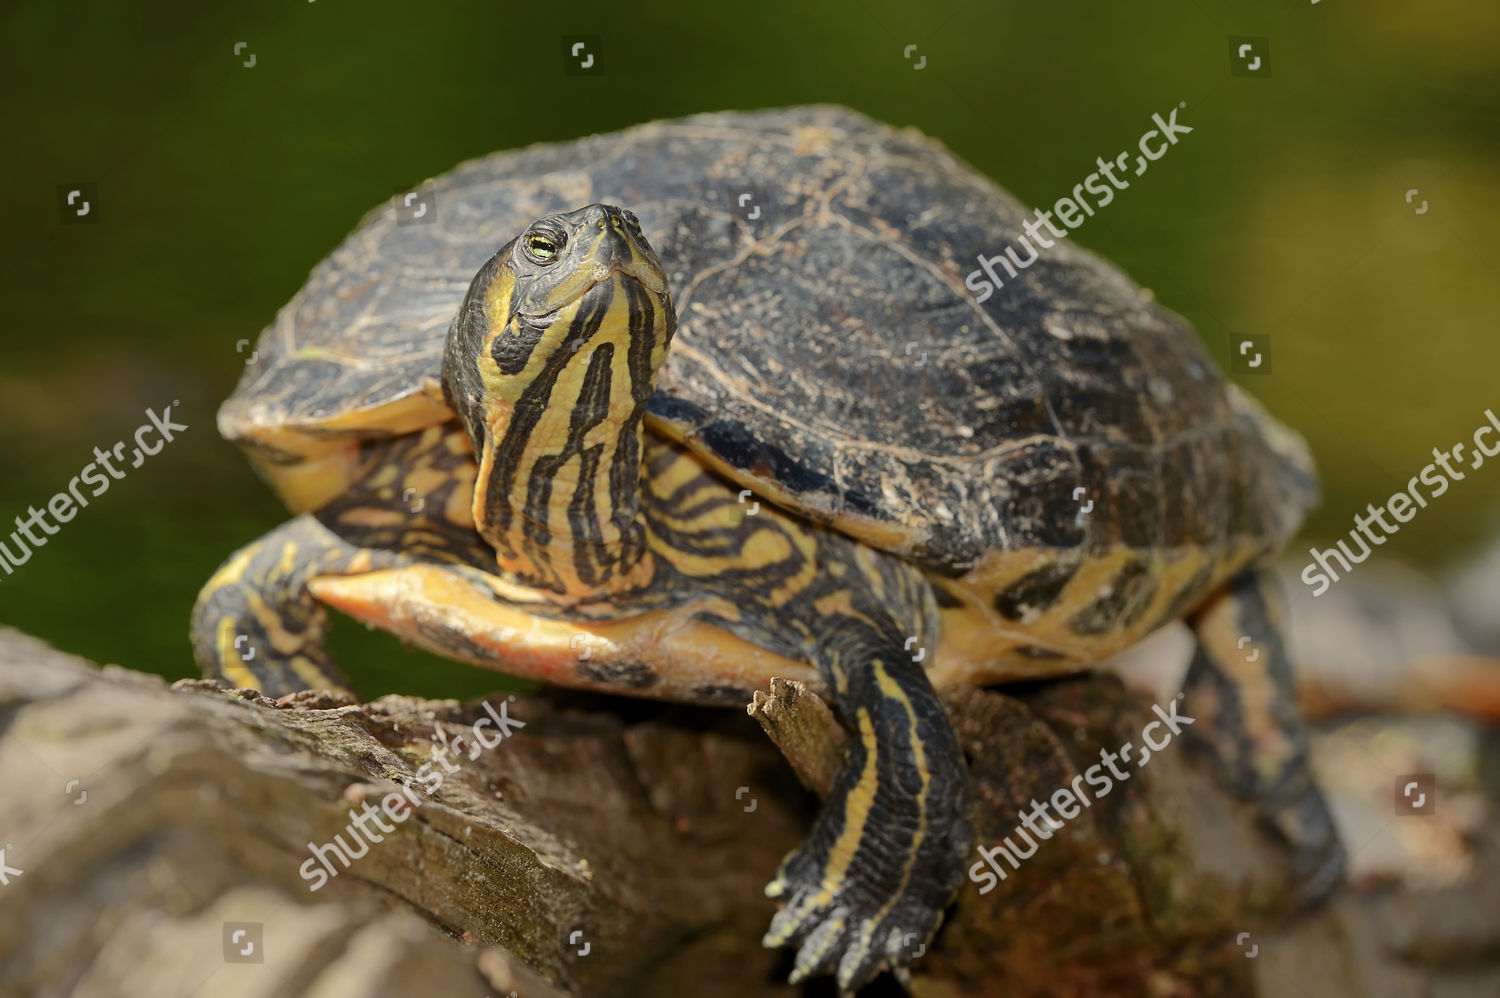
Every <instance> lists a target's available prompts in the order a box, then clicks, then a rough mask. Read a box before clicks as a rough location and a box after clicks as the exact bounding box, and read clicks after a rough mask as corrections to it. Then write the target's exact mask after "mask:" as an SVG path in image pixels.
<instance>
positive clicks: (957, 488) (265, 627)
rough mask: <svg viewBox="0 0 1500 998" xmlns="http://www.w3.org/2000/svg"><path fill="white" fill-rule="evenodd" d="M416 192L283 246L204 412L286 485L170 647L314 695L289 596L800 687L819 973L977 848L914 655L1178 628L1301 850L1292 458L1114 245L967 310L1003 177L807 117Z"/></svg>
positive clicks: (443, 647)
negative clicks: (356, 221) (807, 745)
mask: <svg viewBox="0 0 1500 998" xmlns="http://www.w3.org/2000/svg"><path fill="white" fill-rule="evenodd" d="M420 197H421V198H422V204H423V206H424V207H425V209H426V210H411V211H407V212H405V213H403V214H402V217H397V213H396V212H393V211H392V210H389V209H387V210H383V211H378V212H376V213H374V214H372V215H370V216H369V217H368V218H366V220H365V221H364V223H363V224H362V225H361V226H360V227H359V229H358V230H356V231H355V232H354V234H353V235H352V236H350V237H349V238H348V240H346V241H345V243H344V244H343V245H342V246H341V247H339V249H337V250H336V251H335V252H334V253H333V255H332V256H330V257H329V258H328V259H327V260H325V261H324V262H323V263H321V264H319V265H318V267H317V268H316V269H315V270H314V271H313V274H312V276H311V278H310V279H309V280H308V283H307V285H306V286H305V287H304V288H303V289H302V290H301V291H300V292H298V294H297V295H296V296H295V297H294V298H293V299H292V301H291V303H290V304H289V305H287V306H286V308H284V309H283V310H282V311H281V313H280V314H279V315H278V316H277V319H276V322H275V324H274V325H273V326H272V327H271V328H269V329H268V330H267V331H266V333H265V334H264V336H263V337H262V338H261V341H260V344H259V355H258V358H257V359H256V361H255V363H253V364H252V365H251V366H250V368H249V370H248V371H247V372H246V373H245V375H244V378H243V380H242V381H241V383H240V385H239V388H238V389H237V390H236V392H235V393H234V395H233V397H232V398H230V399H229V401H228V402H227V403H226V404H225V405H224V408H223V410H222V411H221V413H220V416H219V426H220V429H221V430H222V431H223V433H224V435H225V436H226V437H228V438H229V439H231V440H233V441H235V442H237V443H239V444H241V445H242V446H243V447H245V448H246V449H247V450H248V451H249V452H250V454H251V456H252V457H253V458H254V459H255V461H256V463H257V464H258V465H259V467H260V468H261V469H262V470H263V471H264V472H265V474H266V475H267V477H268V478H269V479H270V481H271V483H272V484H273V485H274V486H275V487H276V488H277V490H278V491H279V492H280V493H281V495H282V496H283V498H284V499H285V500H286V501H287V503H288V504H289V505H290V506H291V507H292V509H293V510H294V511H296V512H298V513H299V514H300V515H298V516H297V517H296V518H294V519H293V520H291V521H290V522H289V523H287V524H286V525H284V526H282V527H279V528H277V529H276V530H274V531H272V532H271V533H270V534H268V535H267V536H266V537H264V538H262V539H261V540H259V541H257V542H256V543H254V544H252V545H250V546H249V547H247V548H245V549H243V550H241V551H240V552H239V553H237V554H235V555H234V556H233V557H232V558H230V559H229V561H228V562H226V563H225V565H224V567H223V568H221V569H220V570H219V572H218V574H216V575H215V576H214V577H213V579H212V580H211V581H210V582H209V583H208V585H207V586H206V587H205V588H204V590H203V593H202V595H201V596H200V599H199V602H198V605H197V607H196V609H195V611H194V616H193V641H194V646H195V649H196V652H197V656H198V658H199V660H200V662H201V664H202V666H203V668H204V670H205V672H206V673H207V674H208V675H210V676H216V677H221V678H223V679H226V680H228V681H230V682H233V683H236V684H240V685H243V686H253V687H257V688H259V689H261V690H263V691H265V692H266V693H269V694H272V695H277V694H284V693H288V692H290V691H294V690H298V689H302V688H306V687H341V686H343V685H344V683H345V680H344V679H343V677H342V675H341V674H340V673H339V672H338V671H337V669H336V668H335V667H334V665H333V664H332V663H331V662H330V661H329V659H328V656H327V655H326V653H325V652H324V650H323V638H324V632H325V627H326V618H325V613H324V610H323V609H322V606H321V605H320V604H326V605H329V606H333V607H336V608H338V609H340V610H343V611H345V612H346V613H348V614H350V615H352V616H354V617H356V618H358V619H360V620H362V621H365V622H367V623H369V624H373V625H377V626H380V627H382V628H385V629H387V630H389V631H391V632H393V633H395V634H398V635H400V636H401V637H402V638H404V639H405V640H407V641H409V642H411V643H413V644H416V645H420V646H422V647H424V648H427V649H430V650H432V651H435V652H438V653H440V654H444V655H448V656H451V657H453V658H455V659H461V660H463V661H467V662H473V663H476V664H479V665H486V666H490V667H493V668H497V669H501V670H503V671H506V672H509V673H514V674H517V675H523V676H531V677H536V678H539V679H543V680H547V681H549V682H554V683H560V684H563V685H567V686H574V687H587V688H592V689H599V690H611V691H616V692H621V693H629V694H632V695H636V696H647V697H662V698H670V699H676V700H684V701H692V702H700V703H717V704H743V703H744V702H745V701H746V700H747V699H749V697H750V696H751V694H752V692H753V691H754V690H756V689H757V688H763V687H765V686H766V685H767V684H768V681H769V680H770V678H771V677H773V676H784V677H789V678H792V679H799V680H803V681H805V682H808V683H809V684H811V685H812V686H813V687H814V688H815V689H818V690H820V691H821V692H822V693H823V694H824V695H825V696H826V697H828V698H829V699H830V700H831V701H832V702H833V703H834V705H835V706H836V709H837V711H838V713H839V716H840V718H841V720H842V721H843V723H845V724H846V725H847V726H848V727H849V729H850V731H851V733H852V735H853V737H852V738H851V739H850V742H849V749H848V757H847V759H846V762H845V765H844V767H843V770H842V772H841V773H840V775H839V777H838V780H837V782H836V785H835V787H834V789H833V792H832V793H831V795H830V797H829V799H828V801H827V803H826V805H825V807H824V809H823V811H822V812H821V814H820V815H819V817H818V818H817V820H816V822H815V824H814V826H813V828H812V831H811V834H810V836H809V838H808V840H807V841H806V843H805V844H804V845H803V846H802V847H801V848H799V849H798V850H796V851H795V852H794V853H793V854H792V855H791V856H789V857H788V858H787V860H786V862H785V863H784V864H783V866H782V868H781V869H780V871H779V872H777V874H776V876H775V878H774V879H773V880H772V881H771V884H770V886H769V887H768V888H767V890H768V893H770V894H771V895H772V896H774V897H778V898H781V899H783V900H784V901H785V906H784V907H783V909H782V910H781V912H780V913H779V914H778V915H777V916H776V918H775V920H774V921H773V923H772V925H771V929H770V932H769V933H768V934H767V936H766V943H767V944H768V945H781V944H800V951H799V954H798V957H797V960H796V972H795V974H796V976H797V977H799V978H800V977H802V976H805V975H807V974H812V973H822V972H829V971H835V972H836V973H837V975H838V980H839V982H840V984H841V985H842V986H844V987H846V988H848V987H854V986H858V985H859V984H861V983H863V982H865V981H867V980H868V979H869V978H870V977H872V976H873V975H874V974H875V973H876V972H878V971H879V970H880V968H881V967H883V966H891V967H895V968H898V969H899V968H902V967H903V966H904V965H906V964H907V963H909V962H910V961H911V960H912V959H913V957H914V954H916V953H917V952H919V951H920V949H921V947H923V945H924V944H925V943H926V942H927V940H928V939H929V938H930V937H931V936H932V934H933V932H934V931H935V930H936V928H937V926H938V923H939V922H940V920H941V918H942V913H943V910H944V908H945V906H946V905H947V904H948V903H949V901H950V900H951V899H952V897H953V895H954V892H955V890H956V888H957V886H958V884H959V882H960V881H961V879H962V878H963V876H964V870H965V867H966V866H968V865H969V863H970V862H971V860H972V858H973V857H972V856H971V855H970V850H971V848H972V843H971V841H970V839H971V832H970V826H969V822H968V820H967V813H968V810H967V808H968V804H967V796H966V771H965V764H964V759H963V756H962V754H961V752H960V750H959V746H958V744H957V740H956V737H955V735H954V732H953V730H952V728H951V726H950V723H949V721H948V719H947V716H946V714H945V713H944V709H943V707H942V704H941V701H940V700H939V698H938V696H937V694H936V693H935V692H934V687H943V686H949V685H952V684H957V683H992V682H999V681H1005V680H1019V679H1032V678H1037V677H1044V676H1053V675H1057V674H1060V673H1064V672H1067V671H1072V670H1077V669H1079V668H1081V667H1082V666H1084V665H1085V664H1086V663H1089V662H1091V661H1094V660H1097V659H1099V658H1102V657H1103V656H1106V655H1109V654H1110V653H1112V652H1114V651H1116V650H1117V649H1120V648H1122V647H1124V646H1126V645H1129V644H1131V643H1132V642H1134V641H1136V640H1137V639H1139V638H1141V637H1142V636H1144V635H1145V634H1147V633H1148V632H1150V631H1151V630H1153V629H1154V628H1157V627H1159V626H1161V625H1163V624H1165V623H1167V622H1168V621H1171V620H1173V619H1176V618H1179V617H1186V618H1187V619H1188V620H1189V622H1190V623H1191V624H1193V625H1194V626H1195V628H1196V630H1197V633H1198V635H1199V638H1200V650H1199V652H1198V654H1197V656H1196V659H1195V661H1194V663H1193V665H1192V667H1191V671H1190V674H1189V675H1188V678H1187V681H1186V691H1185V693H1186V703H1184V704H1183V705H1182V707H1181V713H1182V714H1184V715H1187V716H1189V717H1193V718H1195V722H1194V723H1193V726H1192V727H1190V728H1185V729H1184V730H1185V733H1186V734H1188V735H1190V736H1196V742H1197V743H1198V744H1200V745H1201V746H1203V747H1204V748H1206V749H1207V750H1208V751H1209V752H1210V753H1211V754H1212V757H1213V758H1214V759H1216V760H1217V762H1218V763H1219V764H1220V765H1221V766H1222V768H1223V770H1224V772H1225V774H1226V776H1227V777H1228V778H1229V779H1231V780H1232V781H1233V784H1234V786H1235V787H1237V788H1238V789H1239V790H1241V791H1243V792H1244V793H1245V794H1246V795H1251V796H1255V797H1256V798H1257V799H1258V800H1259V801H1260V804H1261V807H1262V809H1263V814H1264V815H1265V817H1266V818H1267V819H1268V820H1269V821H1271V822H1273V823H1274V825H1275V826H1276V827H1277V828H1278V829H1279V830H1280V831H1281V833H1282V834H1284V835H1285V836H1286V838H1287V839H1288V840H1289V841H1290V843H1291V845H1292V847H1293V849H1294V856H1295V861H1296V864H1297V869H1298V871H1299V872H1300V873H1301V874H1302V875H1303V877H1304V878H1305V880H1306V882H1307V884H1308V889H1309V891H1310V892H1312V893H1317V892H1318V891H1320V890H1322V889H1323V888H1325V887H1326V886H1327V885H1328V884H1329V883H1330V882H1331V881H1332V880H1333V879H1334V877H1335V876H1336V874H1337V871H1338V870H1339V868H1340V863H1341V855H1342V854H1341V851H1340V848H1339V845H1338V843H1337V841H1336V838H1335V836H1334V835H1333V832H1332V828H1331V825H1330V822H1329V819H1328V815H1327V812H1326V810H1325V809H1324V806H1323V804H1322V801H1321V799H1320V798H1319V796H1318V793H1317V791H1316V789H1315V788H1314V787H1313V786H1312V784H1311V783H1310V781H1309V777H1308V773H1307V769H1306V738H1305V732H1304V729H1303V727H1302V724H1301V721H1300V719H1299V717H1298V715H1297V713H1296V709H1295V706H1294V704H1293V701H1292V699H1291V695H1290V690H1289V686H1290V677H1289V675H1288V669H1287V660H1286V656H1285V653H1284V651H1283V649H1282V645H1281V643H1280V641H1279V639H1278V636H1277V629H1276V625H1275V622H1274V617H1275V615H1274V613H1273V609H1272V604H1271V603H1270V602H1268V599H1267V596H1266V595H1265V592H1264V589H1263V587H1262V585H1261V584H1260V581H1259V580H1260V578H1261V576H1260V574H1259V572H1260V569H1259V566H1260V565H1261V564H1262V563H1263V562H1264V560H1265V559H1266V556H1267V555H1268V554H1270V553H1271V552H1274V551H1275V549H1276V548H1277V547H1278V546H1279V545H1280V544H1281V543H1282V542H1283V541H1285V540H1286V539H1287V538H1288V537H1289V536H1290V535H1291V534H1292V533H1293V531H1295V530H1296V528H1297V526H1298V524H1299V522H1300V520H1301V517H1302V515H1303V514H1304V512H1305V511H1306V509H1307V508H1308V507H1309V506H1310V505H1311V504H1312V503H1313V501H1314V499H1315V497H1316V479H1315V476H1314V472H1313V468H1312V464H1311V461H1310V460H1309V457H1308V454H1307V452H1306V449H1305V447H1304V445H1303V444H1302V442H1301V440H1300V439H1299V438H1298V437H1297V436H1296V435H1295V434H1293V433H1292V432H1290V431H1289V430H1287V429H1285V428H1283V427H1282V426H1281V425H1279V424H1278V423H1276V422H1275V421H1273V420H1272V419H1271V418H1270V417H1269V416H1268V415H1267V414H1266V413H1265V412H1264V411H1263V410H1262V409H1261V408H1260V406H1258V405H1257V404H1256V403H1255V402H1254V401H1252V400H1251V399H1250V398H1249V397H1247V396H1246V395H1244V394H1243V393H1241V392H1240V391H1238V390H1237V389H1236V388H1235V387H1234V386H1233V385H1230V384H1227V383H1226V382H1225V381H1224V379H1223V378H1222V377H1221V376H1220V374H1219V373H1218V372H1217V371H1216V370H1215V367H1214V365H1213V363H1212V362H1211V360H1210V359H1209V357H1208V355H1207V354H1206V353H1205V351H1204V350H1203V349H1202V347H1201V346H1200V345H1199V343H1198V341H1197V340H1196V339H1195V337H1194V335H1193V333H1192V331H1191V330H1190V329H1189V328H1188V327H1187V325H1186V324H1185V323H1184V322H1183V321H1182V320H1181V319H1179V318H1177V317H1176V316H1174V315H1172V314H1171V313H1169V312H1167V311H1165V310H1163V309H1162V308H1160V307H1158V306H1157V305H1156V304H1154V303H1153V301H1152V300H1151V298H1150V296H1149V295H1147V294H1145V293H1143V292H1142V291H1141V290H1140V289H1139V288H1137V287H1136V286H1135V285H1133V284H1132V283H1131V282H1130V281H1129V280H1128V279H1126V278H1125V277H1124V276H1123V275H1122V274H1120V273H1119V272H1118V271H1117V270H1115V269H1114V268H1112V267H1111V266H1109V265H1108V264H1106V263H1104V262H1102V261H1100V260H1099V259H1097V258H1095V257H1093V256H1091V255H1089V254H1087V253H1085V252H1083V251H1081V250H1079V249H1077V248H1075V247H1073V246H1072V245H1070V244H1068V243H1066V242H1062V243H1058V244H1057V245H1056V246H1054V247H1052V248H1051V249H1050V250H1048V251H1047V252H1045V253H1044V254H1042V256H1041V257H1040V259H1038V260H1037V261H1036V262H1035V263H1034V264H1033V265H1032V266H1031V267H1030V268H1029V269H1027V270H1025V271H1024V273H1022V274H1020V276H1018V278H1017V279H1016V280H1015V281H1014V282H1012V283H1010V284H1009V285H1008V286H1006V287H1004V288H1003V289H1002V290H1001V291H1000V292H999V293H994V294H991V295H988V296H987V297H986V298H985V300H984V301H983V302H982V303H981V302H977V301H976V300H975V299H974V298H973V297H971V296H970V295H969V293H968V292H967V291H966V289H965V278H964V274H965V272H966V271H969V270H970V269H971V266H972V264H971V261H973V260H975V258H976V257H978V256H979V255H980V254H994V253H996V252H998V251H999V250H1000V249H1002V248H1004V247H1005V246H1006V245H1007V244H1009V243H1011V242H1012V241H1013V240H1017V239H1018V238H1020V237H1021V234H1022V228H1023V220H1024V218H1025V215H1024V213H1023V211H1022V208H1021V207H1020V206H1019V205H1018V204H1017V203H1016V202H1015V201H1014V200H1012V199H1011V198H1010V197H1008V196H1007V195H1005V194H1004V193H1003V192H1002V191H1000V190H999V189H998V188H996V187H995V186H994V185H993V184H992V183H991V182H989V181H988V180H986V179H985V178H983V177H981V176H979V175H977V174H975V173H974V172H973V170H971V169H970V168H968V167H967V166H965V165H964V164H963V163H961V162H960V161H959V160H957V159H956V158H954V157H953V156H952V155H951V154H950V153H948V152H947V151H946V150H945V149H944V148H943V147H942V146H940V145H939V144H938V143H936V142H934V141H932V140H931V139H928V138H926V137H924V136H922V135H921V134H919V133H917V132H915V131H911V130H906V131H898V130H895V129H893V128H890V127H888V126H885V125H882V124H879V123H877V122H874V121H871V120H869V119H867V118H865V117H862V116H860V115H858V114H855V113H853V112H850V111H847V110H843V109H840V108H833V107H813V108H798V109H792V110H777V111H767V112H759V113H725V114H709V115H701V116H697V117H692V118H687V119H684V120H681V121H672V122H658V123H653V124H647V125H642V126H640V127H637V128H632V129H630V130H628V131H624V132H620V133H618V134H614V135H604V136H595V137H592V138H587V139H582V140H580V141H577V142H568V143H562V144H556V145H544V146H535V147H532V148H529V149H524V150H521V151H518V152H506V153H498V154H495V155H492V156H489V157H486V158H484V159H480V160H475V161H473V162H470V163H466V164H464V165H462V166H459V167H458V168H456V169H455V170H453V171H452V172H450V173H448V174H446V175H444V176H443V177H441V178H439V179H437V180H435V181H433V182H432V183H431V184H430V185H428V186H426V187H425V188H424V189H423V190H422V191H421V192H420ZM410 200H411V199H409V198H403V199H401V201H402V202H403V203H405V202H407V201H410ZM580 205H585V206H586V207H579V206H580ZM617 205H618V206H622V207H615V206H617ZM627 209H628V210H627ZM403 223H404V224H403ZM646 233H650V242H649V243H648V241H647V237H646ZM653 245H654V247H655V251H653V249H652V247H653ZM497 248H498V252H496V250H497ZM476 272H477V276H476ZM679 316H680V317H681V326H680V327H679V326H678V317H679Z"/></svg>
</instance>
